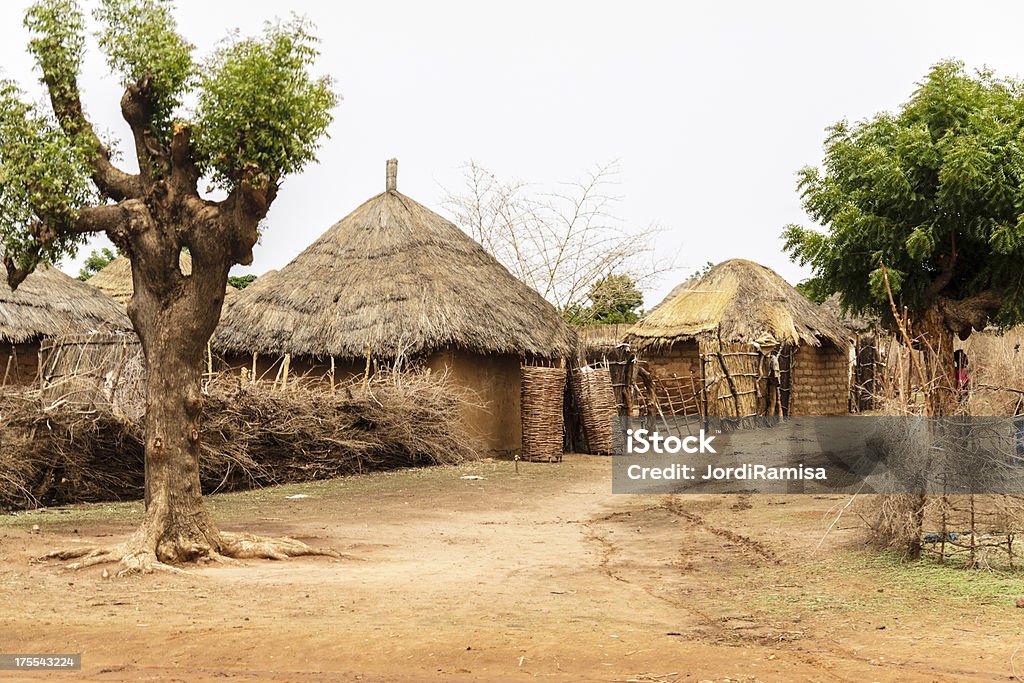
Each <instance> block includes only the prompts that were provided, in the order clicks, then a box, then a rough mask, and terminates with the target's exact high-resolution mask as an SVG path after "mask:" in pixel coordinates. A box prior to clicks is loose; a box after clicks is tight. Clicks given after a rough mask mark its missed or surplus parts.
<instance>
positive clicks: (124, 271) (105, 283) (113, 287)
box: [89, 251, 238, 306]
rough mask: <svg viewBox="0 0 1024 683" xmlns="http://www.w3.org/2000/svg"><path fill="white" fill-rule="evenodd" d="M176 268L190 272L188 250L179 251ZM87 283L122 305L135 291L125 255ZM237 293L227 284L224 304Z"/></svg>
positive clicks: (190, 260)
mask: <svg viewBox="0 0 1024 683" xmlns="http://www.w3.org/2000/svg"><path fill="white" fill-rule="evenodd" d="M178 268H180V269H181V274H182V275H191V274H192V257H191V256H189V254H188V252H186V251H183V252H181V257H180V259H179V260H178ZM89 284H90V285H92V286H93V287H95V288H96V289H98V290H100V291H101V292H103V293H104V294H106V295H107V296H109V297H110V298H111V299H113V300H114V301H116V302H117V303H119V304H121V305H122V306H127V305H128V301H130V300H131V298H132V294H134V293H135V285H134V283H133V282H132V262H131V261H130V260H129V259H128V257H127V256H118V257H117V258H115V259H114V260H113V261H111V262H110V263H108V264H107V265H106V266H104V268H103V269H102V270H100V271H99V272H98V273H96V274H95V275H93V276H92V277H91V278H89ZM237 294H238V290H236V289H235V288H234V287H232V286H231V285H228V286H227V288H225V290H224V303H225V305H226V304H227V303H228V302H229V301H231V300H232V299H233V298H234V297H235V296H236V295H237Z"/></svg>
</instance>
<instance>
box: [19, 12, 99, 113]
mask: <svg viewBox="0 0 1024 683" xmlns="http://www.w3.org/2000/svg"><path fill="white" fill-rule="evenodd" d="M25 26H26V28H28V30H29V32H30V33H31V35H32V39H31V40H30V41H29V44H28V49H29V52H31V53H32V56H33V57H35V59H36V63H37V64H39V67H40V69H41V70H42V72H43V81H44V82H47V81H49V82H48V83H47V85H48V86H49V87H50V88H51V89H53V90H55V91H56V94H58V95H60V96H65V97H66V96H67V95H69V94H71V90H72V87H73V85H74V82H75V79H76V78H77V77H78V71H79V69H80V68H81V66H82V55H83V54H84V52H85V17H84V16H83V15H82V10H81V8H80V7H79V6H78V3H77V2H75V0H40V1H39V2H36V3H34V4H33V5H31V6H30V7H29V8H28V10H27V11H26V12H25Z"/></svg>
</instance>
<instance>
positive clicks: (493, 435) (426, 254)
mask: <svg viewBox="0 0 1024 683" xmlns="http://www.w3.org/2000/svg"><path fill="white" fill-rule="evenodd" d="M386 180H387V183H386V189H385V191H384V192H383V193H381V194H379V195H377V196H375V197H373V198H372V199H370V200H368V201H367V202H365V203H364V204H363V205H362V206H360V207H359V208H357V209H356V210H355V211H353V212H352V213H351V214H349V215H348V216H346V217H345V218H343V219H342V220H341V221H339V222H338V223H336V224H335V225H334V226H332V227H331V228H329V229H328V230H327V232H325V233H324V234H323V235H321V236H320V238H318V239H317V240H316V241H315V242H314V243H313V244H311V245H310V246H309V247H308V248H306V249H305V250H304V251H303V252H302V253H301V254H299V255H298V256H297V257H295V259H294V260H292V261H291V263H289V264H288V265H286V266H285V267H283V268H281V269H280V270H278V271H276V272H274V273H272V274H267V275H264V276H263V277H261V278H259V279H258V280H257V281H256V282H255V283H254V284H252V285H250V286H249V287H248V288H246V289H245V290H244V291H242V293H240V294H239V296H238V297H237V299H236V300H235V301H234V302H233V303H232V304H231V305H230V306H228V307H226V310H225V313H224V315H223V317H222V320H221V325H220V327H219V328H218V330H217V332H216V333H215V338H214V345H215V347H216V348H217V350H218V351H219V352H221V353H223V354H225V355H226V356H228V357H230V358H232V359H233V362H234V363H237V364H239V365H243V364H248V363H249V358H250V357H251V358H252V359H253V361H254V364H255V365H256V367H257V374H263V373H264V372H266V368H267V365H268V364H269V363H274V362H276V361H277V359H279V358H281V356H282V355H284V354H287V356H288V359H289V364H290V368H291V372H292V373H293V374H310V373H312V374H314V375H323V374H324V373H325V372H327V371H328V370H329V369H330V368H334V376H335V377H339V378H340V377H343V376H345V375H349V376H354V375H361V374H362V373H363V372H364V371H365V370H366V369H367V367H368V365H370V366H372V365H373V364H376V363H392V362H394V361H395V360H402V359H404V360H406V361H410V362H413V363H417V364H420V365H424V366H427V367H429V368H431V369H433V370H434V371H436V372H446V373H448V376H449V377H450V378H451V379H452V380H453V381H454V382H455V383H457V384H459V385H462V386H464V387H466V388H468V389H470V390H471V391H472V392H473V393H474V395H475V397H476V402H477V403H478V404H479V405H476V406H472V407H468V408H467V410H466V413H465V417H466V422H467V423H468V424H469V425H470V427H471V428H472V429H473V431H475V432H477V434H478V435H479V436H480V437H482V439H483V441H484V443H485V447H486V449H487V450H488V451H492V452H498V453H511V452H515V451H518V450H519V449H520V447H521V445H522V427H521V423H520V418H521V414H520V411H521V405H520V365H521V364H522V363H524V362H526V363H535V364H551V365H554V364H560V363H561V361H562V359H566V358H569V357H570V356H571V355H572V353H573V351H574V348H575V342H576V340H575V334H574V333H573V332H572V330H571V329H570V328H569V327H568V326H567V325H566V323H565V322H564V321H563V320H562V318H561V316H559V314H558V312H557V311H556V310H555V308H554V307H553V306H552V305H551V304H550V303H548V302H547V301H545V300H544V298H543V297H541V296H540V295H539V294H538V293H537V292H535V291H534V290H532V289H530V288H529V287H528V286H526V285H525V284H523V283H522V282H520V281H519V280H517V279H516V278H515V277H513V276H512V274H511V273H509V271H508V270H507V269H506V268H505V267H504V266H502V265H501V264H500V263H499V262H498V261H497V260H496V259H494V257H492V256H491V255H490V254H488V253H487V252H486V251H484V249H483V247H481V246H480V245H479V244H478V243H476V242H475V241H474V240H473V239H471V238H470V237H469V236H468V235H466V234H465V233H464V232H462V231H461V230H460V229H459V228H458V227H456V226H455V225H454V224H452V223H451V222H449V221H447V220H446V219H444V218H442V217H441V216H439V215H438V214H436V213H434V212H433V211H431V210H430V209H428V208H426V207H425V206H423V205H422V204H419V203H418V202H416V201H414V200H412V199H410V198H409V197H407V196H405V195H403V194H400V193H399V192H398V190H397V161H395V160H391V161H389V162H388V165H387V175H386ZM560 400H561V398H560V397H559V402H560ZM559 417H560V416H559ZM559 439H560V437H559Z"/></svg>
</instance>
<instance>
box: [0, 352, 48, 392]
mask: <svg viewBox="0 0 1024 683" xmlns="http://www.w3.org/2000/svg"><path fill="white" fill-rule="evenodd" d="M38 372H39V344H17V345H11V344H2V345H0V381H2V380H3V378H4V374H5V373H6V374H7V384H20V385H24V386H29V385H32V384H35V381H36V377H37V374H38Z"/></svg>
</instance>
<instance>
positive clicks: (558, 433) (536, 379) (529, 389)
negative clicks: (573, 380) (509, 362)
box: [520, 365, 565, 461]
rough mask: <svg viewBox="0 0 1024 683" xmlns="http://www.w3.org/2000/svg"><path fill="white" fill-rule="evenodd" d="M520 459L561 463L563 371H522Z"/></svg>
mask: <svg viewBox="0 0 1024 683" xmlns="http://www.w3.org/2000/svg"><path fill="white" fill-rule="evenodd" d="M521 387H522V388H521V393H520V399H521V405H522V420H523V458H524V459H526V460H548V461H550V460H561V459H562V425H563V414H562V405H563V401H564V397H565V368H543V367H535V366H525V365H524V366H523V367H522V384H521Z"/></svg>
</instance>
